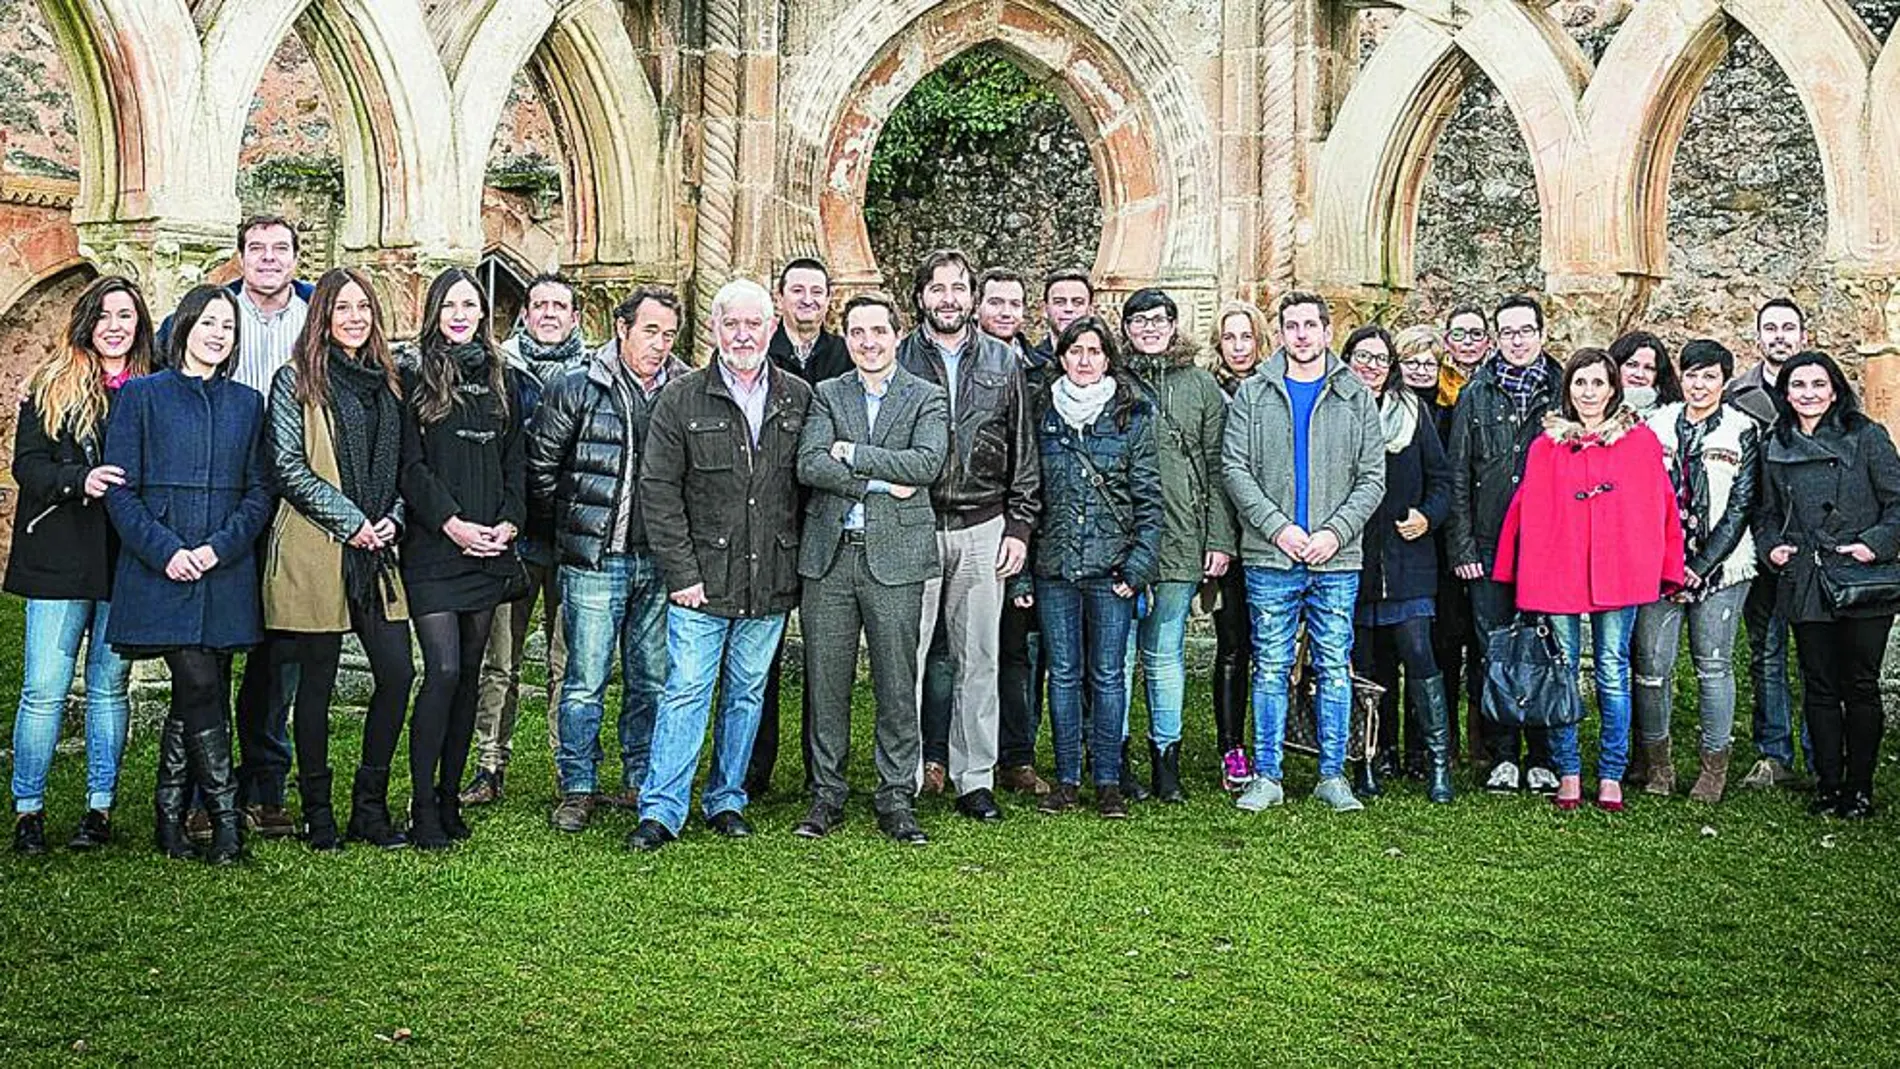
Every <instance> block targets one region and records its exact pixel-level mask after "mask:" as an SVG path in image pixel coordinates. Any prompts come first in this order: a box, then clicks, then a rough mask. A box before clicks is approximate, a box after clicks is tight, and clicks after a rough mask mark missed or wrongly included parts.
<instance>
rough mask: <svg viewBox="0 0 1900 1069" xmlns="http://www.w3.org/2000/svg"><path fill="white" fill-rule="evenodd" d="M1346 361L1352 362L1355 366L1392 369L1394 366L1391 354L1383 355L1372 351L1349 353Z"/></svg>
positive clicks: (1364, 350)
mask: <svg viewBox="0 0 1900 1069" xmlns="http://www.w3.org/2000/svg"><path fill="white" fill-rule="evenodd" d="M1346 359H1348V360H1350V361H1352V362H1353V363H1355V364H1360V365H1363V366H1365V367H1391V366H1392V354H1391V353H1381V352H1377V351H1375V350H1372V349H1354V350H1353V351H1352V352H1351V353H1349V354H1348V355H1347V356H1346Z"/></svg>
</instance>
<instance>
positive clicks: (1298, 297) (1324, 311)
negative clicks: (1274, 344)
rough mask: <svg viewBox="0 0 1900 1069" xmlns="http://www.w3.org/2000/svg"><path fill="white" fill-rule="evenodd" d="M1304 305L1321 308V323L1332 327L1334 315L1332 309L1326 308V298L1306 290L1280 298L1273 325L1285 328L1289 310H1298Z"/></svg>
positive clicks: (1293, 292)
mask: <svg viewBox="0 0 1900 1069" xmlns="http://www.w3.org/2000/svg"><path fill="white" fill-rule="evenodd" d="M1302 304H1311V305H1316V306H1317V307H1318V308H1319V321H1320V322H1321V323H1325V324H1327V325H1328V326H1331V325H1332V322H1333V313H1332V310H1331V309H1329V308H1327V307H1326V298H1324V297H1321V296H1320V295H1319V294H1317V293H1308V292H1306V291H1305V290H1292V291H1289V292H1288V293H1287V294H1286V295H1285V296H1283V297H1281V298H1280V304H1279V307H1277V308H1276V309H1274V312H1273V325H1274V326H1276V327H1282V328H1284V327H1285V326H1286V311H1287V309H1289V308H1298V307H1299V306H1300V305H1302Z"/></svg>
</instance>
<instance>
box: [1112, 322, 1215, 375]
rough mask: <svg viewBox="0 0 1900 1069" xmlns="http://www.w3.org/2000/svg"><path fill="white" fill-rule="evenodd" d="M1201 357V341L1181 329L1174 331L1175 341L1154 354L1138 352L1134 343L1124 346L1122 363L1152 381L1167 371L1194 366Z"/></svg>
mask: <svg viewBox="0 0 1900 1069" xmlns="http://www.w3.org/2000/svg"><path fill="white" fill-rule="evenodd" d="M1200 358H1201V343H1200V342H1197V341H1195V340H1194V339H1193V338H1190V337H1188V336H1187V335H1185V334H1183V333H1181V332H1180V331H1179V330H1177V331H1175V332H1174V341H1172V342H1170V343H1169V345H1168V347H1167V348H1166V349H1163V350H1161V351H1160V352H1158V353H1156V354H1154V355H1153V356H1149V355H1147V354H1145V353H1138V352H1136V351H1135V347H1134V346H1132V345H1124V346H1123V348H1122V364H1123V365H1124V366H1126V367H1127V368H1128V370H1130V371H1132V372H1134V373H1135V374H1137V375H1140V376H1141V377H1142V378H1144V379H1147V380H1149V381H1151V382H1152V381H1154V380H1155V379H1157V378H1159V377H1160V376H1161V375H1162V374H1165V373H1166V372H1169V371H1174V370H1177V369H1179V368H1184V367H1193V366H1194V365H1195V364H1197V363H1199V362H1200Z"/></svg>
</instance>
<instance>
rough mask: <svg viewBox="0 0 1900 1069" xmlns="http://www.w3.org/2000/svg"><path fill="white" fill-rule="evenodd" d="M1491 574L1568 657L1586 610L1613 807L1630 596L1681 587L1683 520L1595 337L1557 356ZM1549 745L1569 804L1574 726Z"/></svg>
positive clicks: (1602, 763)
mask: <svg viewBox="0 0 1900 1069" xmlns="http://www.w3.org/2000/svg"><path fill="white" fill-rule="evenodd" d="M1520 560H1523V561H1525V562H1526V566H1525V567H1524V568H1522V569H1520V568H1519V567H1518V562H1519V561H1520ZM1496 576H1497V579H1498V581H1499V582H1502V583H1513V582H1514V583H1516V584H1517V607H1518V609H1519V611H1521V612H1528V613H1545V614H1548V615H1549V616H1550V620H1551V624H1552V626H1553V627H1554V628H1555V630H1556V632H1557V636H1558V638H1559V640H1561V641H1562V642H1563V645H1564V650H1565V652H1566V653H1568V654H1569V656H1570V659H1571V662H1572V663H1573V664H1574V663H1576V662H1577V652H1578V647H1579V646H1580V645H1581V644H1582V637H1581V636H1582V630H1583V618H1584V617H1585V616H1586V615H1587V616H1589V617H1590V636H1591V640H1592V641H1591V645H1592V651H1593V655H1594V656H1593V660H1594V664H1595V672H1596V692H1597V708H1598V711H1599V713H1600V714H1601V715H1602V718H1603V730H1602V735H1601V742H1600V745H1599V747H1598V753H1597V779H1598V783H1597V805H1598V806H1600V807H1602V808H1604V809H1608V810H1611V811H1616V810H1620V809H1622V808H1623V784H1622V780H1623V769H1624V766H1625V765H1626V764H1627V763H1628V761H1629V738H1630V632H1631V630H1632V629H1633V628H1634V627H1635V623H1636V609H1637V606H1640V605H1646V604H1648V603H1650V602H1652V601H1655V600H1656V599H1657V598H1659V597H1661V596H1663V595H1664V594H1669V593H1673V592H1674V591H1676V590H1679V589H1681V587H1682V521H1681V519H1680V518H1679V516H1678V515H1677V510H1676V500H1675V493H1674V491H1673V490H1671V488H1670V484H1669V473H1668V470H1667V469H1666V468H1665V467H1664V466H1663V451H1662V443H1661V442H1659V441H1657V439H1656V435H1655V434H1654V433H1653V432H1651V431H1650V429H1649V428H1648V427H1646V426H1644V425H1643V423H1642V421H1641V420H1640V419H1639V418H1638V417H1637V415H1636V413H1635V411H1634V410H1632V409H1630V408H1629V407H1627V406H1626V405H1624V403H1623V388H1622V386H1621V385H1620V384H1619V382H1618V377H1617V368H1616V364H1615V362H1614V361H1613V360H1611V358H1610V354H1609V353H1607V352H1604V351H1603V350H1602V349H1579V350H1577V352H1576V353H1575V354H1574V355H1573V356H1571V358H1570V362H1569V363H1568V364H1566V365H1565V366H1564V397H1563V406H1562V411H1561V413H1557V412H1553V413H1551V414H1549V415H1547V416H1545V417H1544V433H1543V434H1542V435H1541V436H1539V437H1538V439H1537V440H1536V441H1535V442H1533V443H1532V444H1531V450H1530V455H1529V457H1527V458H1526V461H1525V466H1524V481H1523V483H1522V485H1520V486H1519V487H1518V491H1517V496H1516V497H1515V498H1513V499H1512V501H1511V507H1510V510H1509V511H1508V512H1506V513H1505V515H1504V530H1503V533H1502V534H1501V535H1500V536H1499V539H1498V561H1497V569H1496ZM1550 747H1551V752H1552V756H1553V757H1554V758H1555V760H1556V763H1557V774H1558V776H1559V777H1560V782H1559V784H1558V787H1557V807H1558V808H1559V809H1575V808H1576V807H1577V805H1578V804H1579V803H1580V802H1581V800H1582V796H1583V788H1582V773H1583V760H1582V755H1581V754H1580V753H1579V751H1578V748H1577V728H1576V726H1575V725H1571V726H1570V727H1563V728H1552V729H1551V732H1550Z"/></svg>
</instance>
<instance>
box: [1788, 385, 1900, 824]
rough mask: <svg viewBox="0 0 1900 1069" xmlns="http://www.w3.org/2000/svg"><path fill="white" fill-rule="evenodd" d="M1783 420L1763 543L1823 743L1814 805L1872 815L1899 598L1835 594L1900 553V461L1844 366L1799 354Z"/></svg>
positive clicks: (1817, 754)
mask: <svg viewBox="0 0 1900 1069" xmlns="http://www.w3.org/2000/svg"><path fill="white" fill-rule="evenodd" d="M1775 394H1776V399H1777V401H1778V403H1779V406H1780V408H1781V418H1780V419H1778V420H1777V421H1776V422H1775V426H1774V430H1773V431H1772V432H1771V433H1770V434H1769V435H1768V438H1767V442H1766V444H1765V445H1764V446H1763V447H1762V461H1763V463H1762V478H1763V479H1764V480H1765V482H1766V484H1767V485H1766V486H1765V487H1763V493H1762V503H1761V508H1760V510H1759V512H1758V513H1757V515H1756V519H1755V544H1756V545H1758V546H1767V547H1769V549H1768V551H1767V553H1766V554H1765V556H1764V558H1763V559H1764V560H1765V562H1766V563H1767V565H1768V567H1769V568H1771V569H1773V570H1774V571H1775V573H1776V575H1777V577H1778V578H1777V583H1776V588H1775V591H1776V598H1775V600H1776V607H1777V608H1778V609H1779V611H1780V613H1781V615H1782V617H1783V618H1784V619H1786V620H1787V621H1788V622H1789V623H1791V624H1793V625H1794V637H1795V648H1796V650H1797V652H1798V653H1799V655H1800V659H1801V689H1802V711H1803V712H1804V713H1805V715H1806V716H1807V721H1808V733H1809V734H1810V735H1811V736H1812V737H1813V740H1814V773H1815V780H1816V782H1815V788H1814V801H1813V802H1812V803H1811V804H1810V805H1809V807H1808V811H1809V812H1811V813H1815V814H1817V815H1819V814H1832V815H1835V816H1839V817H1843V818H1846V819H1849V820H1865V819H1867V818H1868V817H1871V816H1873V814H1874V767H1875V765H1876V764H1877V763H1878V761H1879V758H1880V737H1881V733H1882V730H1883V729H1884V727H1885V720H1886V716H1885V713H1884V712H1883V711H1882V709H1881V703H1880V662H1881V658H1882V657H1883V656H1885V654H1886V652H1887V634H1888V632H1889V631H1891V630H1892V628H1893V617H1894V610H1895V607H1896V605H1895V601H1894V600H1893V599H1892V598H1891V597H1889V596H1884V595H1882V596H1875V597H1872V598H1870V599H1869V603H1868V604H1865V605H1846V604H1838V603H1837V602H1838V600H1839V595H1838V593H1837V594H1834V595H1830V593H1829V589H1830V587H1834V588H1836V589H1837V590H1838V589H1839V588H1841V586H1842V585H1843V584H1845V583H1851V582H1854V581H1855V580H1865V579H1867V578H1868V577H1869V576H1868V573H1869V570H1870V566H1872V565H1886V566H1888V568H1889V570H1891V566H1892V564H1893V562H1894V560H1895V559H1896V558H1897V557H1900V457H1897V456H1896V455H1895V453H1894V446H1893V438H1892V437H1891V436H1889V435H1888V433H1887V428H1885V427H1883V426H1881V425H1880V423H1879V422H1877V421H1875V420H1872V419H1869V418H1868V417H1867V416H1866V415H1865V414H1864V413H1862V412H1861V410H1860V399H1859V398H1857V397H1856V396H1855V395H1854V390H1853V387H1851V386H1849V385H1848V384H1847V377H1846V376H1845V375H1843V374H1841V369H1840V365H1838V364H1836V363H1835V362H1834V360H1833V358H1831V357H1829V356H1827V355H1826V354H1824V353H1817V352H1805V353H1800V354H1797V355H1796V356H1795V357H1794V358H1793V359H1791V360H1789V361H1788V362H1787V363H1786V364H1783V365H1782V367H1781V377H1780V379H1779V380H1778V381H1777V382H1776V384H1775Z"/></svg>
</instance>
